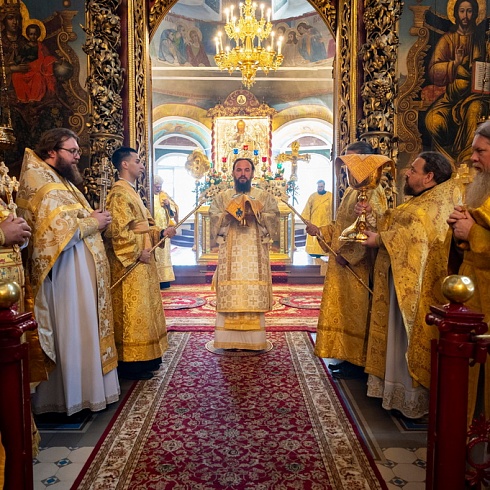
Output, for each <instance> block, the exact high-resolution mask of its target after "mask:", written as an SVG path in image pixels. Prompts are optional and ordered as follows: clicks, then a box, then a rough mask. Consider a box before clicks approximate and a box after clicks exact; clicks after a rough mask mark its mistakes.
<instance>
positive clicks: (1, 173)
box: [0, 162, 19, 216]
mask: <svg viewBox="0 0 490 490" xmlns="http://www.w3.org/2000/svg"><path fill="white" fill-rule="evenodd" d="M18 189H19V182H18V181H17V179H16V178H15V177H10V176H9V169H8V167H7V166H6V165H5V163H4V162H0V194H2V195H5V204H6V205H7V208H8V209H9V210H10V211H11V212H12V214H13V215H14V216H17V214H16V212H15V210H16V209H17V205H16V204H15V203H14V198H13V194H14V192H16V191H17V190H18Z"/></svg>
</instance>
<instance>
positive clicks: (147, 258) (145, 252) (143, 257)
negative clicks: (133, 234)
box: [138, 248, 151, 264]
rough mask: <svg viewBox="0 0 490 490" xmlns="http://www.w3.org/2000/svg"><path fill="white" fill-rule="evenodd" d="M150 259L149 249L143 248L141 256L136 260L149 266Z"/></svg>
mask: <svg viewBox="0 0 490 490" xmlns="http://www.w3.org/2000/svg"><path fill="white" fill-rule="evenodd" d="M150 257H151V248H145V249H144V250H142V251H141V255H140V256H139V257H138V260H139V261H140V262H143V264H149V263H150Z"/></svg>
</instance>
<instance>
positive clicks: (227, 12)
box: [225, 8, 230, 24]
mask: <svg viewBox="0 0 490 490" xmlns="http://www.w3.org/2000/svg"><path fill="white" fill-rule="evenodd" d="M225 14H226V23H227V24H228V22H230V10H229V9H228V8H225Z"/></svg>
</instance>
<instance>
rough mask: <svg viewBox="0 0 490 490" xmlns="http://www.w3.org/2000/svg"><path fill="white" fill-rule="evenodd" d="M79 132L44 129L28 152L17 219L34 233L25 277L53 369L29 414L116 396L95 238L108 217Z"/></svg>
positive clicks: (105, 283) (107, 305) (98, 405)
mask: <svg viewBox="0 0 490 490" xmlns="http://www.w3.org/2000/svg"><path fill="white" fill-rule="evenodd" d="M78 141H79V140H78V136H77V135H76V134H75V133H74V132H73V131H71V130H69V129H65V128H56V129H52V130H49V131H47V132H45V133H44V134H43V135H42V136H41V139H40V140H39V143H38V146H37V148H36V152H33V151H32V150H30V149H26V151H25V155H24V162H23V165H22V170H21V175H20V185H19V191H18V193H17V205H18V214H19V216H21V217H23V218H25V220H26V221H27V223H28V224H29V226H30V227H31V228H32V230H33V234H32V237H31V240H30V242H29V245H28V260H27V268H26V275H27V279H28V281H29V283H30V285H31V286H32V295H33V298H34V317H35V319H36V321H37V322H38V332H39V340H40V343H41V347H42V348H43V350H44V352H45V353H46V355H47V356H48V357H49V358H50V359H51V360H52V361H53V362H54V363H55V365H56V367H55V369H54V370H53V371H52V373H50V374H49V379H48V380H47V381H44V382H42V383H41V384H40V385H39V386H38V387H37V389H36V393H35V394H34V395H33V398H32V405H33V411H34V413H43V412H66V413H67V414H68V415H72V414H73V413H76V412H78V411H80V410H83V409H90V410H92V411H98V410H103V409H104V408H106V406H107V404H108V403H111V402H114V401H116V400H117V399H118V398H119V393H120V389H119V381H118V378H117V372H116V369H115V368H116V366H117V353H116V348H115V344H114V331H113V317H112V302H111V297H110V291H109V284H110V271H109V264H108V262H107V256H106V253H105V250H104V244H103V242H102V237H101V235H100V232H101V230H103V229H105V227H106V226H107V224H108V223H109V222H110V220H111V217H110V214H109V213H108V212H101V211H93V210H92V209H91V207H90V205H89V204H88V202H87V200H86V199H85V197H84V196H83V194H82V193H81V192H80V191H79V190H78V189H77V188H76V187H75V185H76V184H79V183H81V176H80V173H79V171H78V168H77V165H78V162H79V159H80V148H79V146H78Z"/></svg>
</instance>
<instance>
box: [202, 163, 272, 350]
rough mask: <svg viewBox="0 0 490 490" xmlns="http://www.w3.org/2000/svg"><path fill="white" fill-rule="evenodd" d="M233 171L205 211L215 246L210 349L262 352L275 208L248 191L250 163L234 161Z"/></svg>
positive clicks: (266, 196) (265, 197) (255, 191)
mask: <svg viewBox="0 0 490 490" xmlns="http://www.w3.org/2000/svg"><path fill="white" fill-rule="evenodd" d="M233 168H234V170H233V176H234V178H235V189H229V190H227V191H224V192H222V193H220V194H218V195H217V196H216V197H215V198H214V200H213V202H212V204H211V206H210V207H209V215H210V218H211V230H212V231H211V232H212V233H213V235H214V236H216V237H217V239H216V240H217V242H218V243H219V251H218V266H217V269H216V272H215V275H214V278H213V285H214V288H215V289H216V311H217V319H216V329H215V336H214V347H215V348H218V349H248V350H262V349H265V348H266V347H267V341H266V334H265V316H264V313H265V312H267V311H270V310H271V309H272V277H271V269H270V262H269V247H270V243H271V241H272V239H273V238H274V237H275V236H276V235H277V230H278V225H279V208H278V206H277V201H276V199H275V198H274V197H273V196H272V195H271V194H269V193H267V192H266V191H263V190H260V189H257V188H251V186H250V184H251V180H252V178H253V170H254V167H253V163H252V162H251V161H250V160H248V159H238V160H236V161H235V164H234V167H233Z"/></svg>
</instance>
